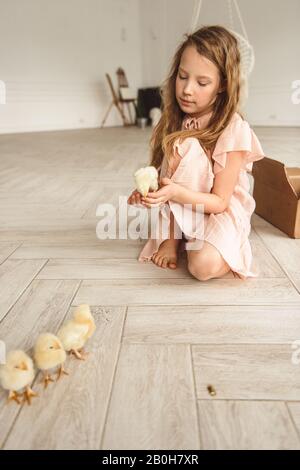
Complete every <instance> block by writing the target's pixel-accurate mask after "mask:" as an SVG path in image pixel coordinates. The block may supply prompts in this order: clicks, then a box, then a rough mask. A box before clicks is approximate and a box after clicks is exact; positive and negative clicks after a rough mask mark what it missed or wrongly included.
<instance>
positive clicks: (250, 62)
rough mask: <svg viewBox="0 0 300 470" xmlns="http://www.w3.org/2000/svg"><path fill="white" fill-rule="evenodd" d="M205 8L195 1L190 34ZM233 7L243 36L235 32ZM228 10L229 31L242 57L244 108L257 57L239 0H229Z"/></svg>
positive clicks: (197, 0) (241, 101)
mask: <svg viewBox="0 0 300 470" xmlns="http://www.w3.org/2000/svg"><path fill="white" fill-rule="evenodd" d="M202 6H203V0H195V2H194V9H193V16H192V22H191V25H190V34H192V33H193V32H194V31H196V28H197V25H198V22H199V18H200V13H201V9H202ZM233 7H234V8H235V11H236V14H237V16H238V19H239V23H240V26H241V29H242V34H239V33H237V32H236V31H235V30H234V14H233ZM227 10H228V17H229V24H230V29H229V31H230V32H231V33H232V34H233V35H234V36H235V37H236V39H237V41H238V46H239V50H240V55H241V99H240V106H241V107H243V106H244V104H245V103H246V101H247V98H248V77H249V75H250V73H251V72H252V70H253V68H254V63H255V55H254V49H253V47H252V45H251V44H250V43H249V39H248V34H247V30H246V26H245V23H244V21H243V17H242V14H241V11H240V8H239V5H238V2H237V0H227Z"/></svg>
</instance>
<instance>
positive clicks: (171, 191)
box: [141, 178, 178, 208]
mask: <svg viewBox="0 0 300 470" xmlns="http://www.w3.org/2000/svg"><path fill="white" fill-rule="evenodd" d="M161 185H162V187H161V188H160V189H159V190H158V191H155V192H149V193H148V194H147V197H142V198H141V199H142V204H143V205H145V206H146V207H150V208H151V207H158V206H161V205H162V204H164V203H166V202H167V201H169V200H170V199H173V198H174V197H175V196H176V194H177V187H178V185H177V184H176V183H173V181H172V180H170V179H169V178H162V179H161Z"/></svg>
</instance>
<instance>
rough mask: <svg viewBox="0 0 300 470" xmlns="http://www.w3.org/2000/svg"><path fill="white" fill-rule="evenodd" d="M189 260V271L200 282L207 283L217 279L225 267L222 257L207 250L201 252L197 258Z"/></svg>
mask: <svg viewBox="0 0 300 470" xmlns="http://www.w3.org/2000/svg"><path fill="white" fill-rule="evenodd" d="M189 258H190V259H189V262H188V270H189V272H190V274H192V276H194V277H195V278H196V279H198V280H199V281H207V280H208V279H211V278H212V277H215V276H216V275H217V274H218V273H219V272H220V270H221V269H222V266H223V265H224V261H222V257H221V256H220V255H218V254H217V253H216V254H214V253H208V252H207V251H205V250H201V251H200V252H199V253H197V254H196V255H195V256H190V257H189Z"/></svg>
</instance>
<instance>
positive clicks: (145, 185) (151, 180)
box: [133, 166, 158, 197]
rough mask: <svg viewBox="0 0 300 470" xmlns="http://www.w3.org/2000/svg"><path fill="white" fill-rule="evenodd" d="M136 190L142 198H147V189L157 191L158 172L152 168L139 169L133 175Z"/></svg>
mask: <svg viewBox="0 0 300 470" xmlns="http://www.w3.org/2000/svg"><path fill="white" fill-rule="evenodd" d="M133 176H134V179H135V185H136V189H137V190H138V191H139V193H141V194H142V195H143V196H144V197H146V196H147V194H148V191H149V189H152V191H157V190H158V171H157V169H156V168H155V167H154V166H146V167H145V168H140V169H139V170H137V171H136V172H135V173H134V175H133Z"/></svg>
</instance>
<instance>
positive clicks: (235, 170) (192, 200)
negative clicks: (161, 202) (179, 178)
mask: <svg viewBox="0 0 300 470" xmlns="http://www.w3.org/2000/svg"><path fill="white" fill-rule="evenodd" d="M243 160H244V156H243V152H230V156H228V157H227V161H226V166H225V168H224V169H223V170H222V171H220V172H219V173H217V174H216V176H215V179H214V185H213V188H212V190H211V192H210V193H201V192H199V191H191V190H190V189H187V188H185V187H184V186H181V185H179V184H177V185H176V189H175V191H174V196H173V197H172V201H174V202H178V203H180V204H192V208H193V210H196V205H197V204H203V205H204V213H206V214H211V213H212V214H218V213H221V212H224V211H225V210H226V209H227V207H228V205H229V201H230V198H231V196H232V194H233V191H234V188H235V186H236V184H237V182H238V177H239V173H240V170H241V168H242V164H243Z"/></svg>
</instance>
